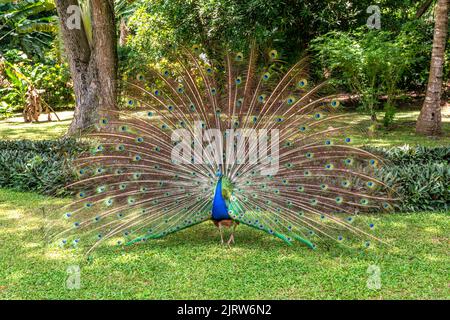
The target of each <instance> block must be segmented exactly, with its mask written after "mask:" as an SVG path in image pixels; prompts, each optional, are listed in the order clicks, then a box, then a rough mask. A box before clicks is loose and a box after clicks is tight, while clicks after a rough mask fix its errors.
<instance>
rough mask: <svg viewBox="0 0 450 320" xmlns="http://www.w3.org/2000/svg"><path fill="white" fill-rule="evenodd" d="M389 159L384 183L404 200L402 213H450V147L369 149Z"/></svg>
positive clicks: (401, 204)
mask: <svg viewBox="0 0 450 320" xmlns="http://www.w3.org/2000/svg"><path fill="white" fill-rule="evenodd" d="M365 149H366V150H368V151H371V152H373V153H376V154H378V155H380V156H381V157H382V158H383V159H385V162H386V165H385V166H384V167H383V168H382V169H381V170H380V172H379V174H380V176H381V179H382V180H383V181H384V182H385V183H386V184H388V185H389V186H392V187H393V188H394V189H395V190H396V192H397V193H398V196H399V197H400V198H401V200H400V201H398V202H397V203H396V207H397V208H398V209H399V210H400V211H409V212H411V211H426V210H449V209H450V187H449V186H450V183H449V181H450V165H449V160H450V147H424V146H416V147H410V146H403V147H394V148H389V149H387V148H369V147H366V148H365Z"/></svg>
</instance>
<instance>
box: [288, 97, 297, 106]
mask: <svg viewBox="0 0 450 320" xmlns="http://www.w3.org/2000/svg"><path fill="white" fill-rule="evenodd" d="M294 102H295V97H293V96H290V97H288V98H287V99H286V103H287V104H288V105H292V104H293V103H294Z"/></svg>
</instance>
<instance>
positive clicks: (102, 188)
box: [97, 186, 106, 193]
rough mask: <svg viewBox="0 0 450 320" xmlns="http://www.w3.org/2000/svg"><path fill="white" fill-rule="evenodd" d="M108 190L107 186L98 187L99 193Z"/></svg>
mask: <svg viewBox="0 0 450 320" xmlns="http://www.w3.org/2000/svg"><path fill="white" fill-rule="evenodd" d="M105 191H106V186H100V187H98V188H97V193H103V192H105Z"/></svg>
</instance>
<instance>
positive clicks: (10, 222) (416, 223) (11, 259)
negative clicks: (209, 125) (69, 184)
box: [0, 190, 450, 299]
mask: <svg viewBox="0 0 450 320" xmlns="http://www.w3.org/2000/svg"><path fill="white" fill-rule="evenodd" d="M64 202H65V200H61V199H54V198H47V197H43V196H38V195H36V194H32V193H19V192H14V191H9V190H0V228H1V232H0V243H1V245H0V298H1V299H104V298H115V299H131V298H133V299H160V298H167V299H296V298H300V299H302V298H305V299H312V298H321V299H346V298H348V299H413V298H416V299H448V293H449V291H448V290H449V289H448V285H449V283H448V274H449V271H450V270H449V265H450V258H449V256H448V252H449V249H450V245H449V243H450V241H449V240H450V239H449V235H450V223H449V216H448V214H445V213H426V212H424V213H414V214H389V215H387V214H384V215H375V216H371V217H368V216H366V217H362V219H367V220H370V221H373V222H375V224H376V225H377V229H378V230H379V232H380V233H381V235H382V238H383V240H385V241H386V242H389V243H390V245H377V246H374V247H373V248H371V249H368V250H350V249H346V248H345V247H341V246H339V245H337V244H336V245H331V246H330V247H329V248H325V247H319V248H318V249H317V250H316V251H311V250H309V249H307V248H306V247H304V246H302V245H296V246H291V247H289V246H286V245H285V244H284V243H283V242H282V241H280V240H278V239H276V238H272V237H270V236H269V235H267V234H265V233H262V232H258V231H256V230H253V229H251V228H248V227H246V226H240V227H239V228H238V230H237V232H236V240H237V242H236V244H235V245H234V246H233V247H232V248H231V249H229V248H227V247H223V246H221V245H220V244H219V240H220V238H219V234H218V232H217V230H216V229H215V227H214V226H213V225H212V224H211V223H209V222H206V223H204V224H201V225H199V226H196V227H193V228H190V229H187V230H184V231H181V232H179V233H175V234H173V235H170V236H168V237H166V238H164V239H161V240H154V241H148V242H146V243H144V244H140V245H136V246H130V247H127V249H126V250H124V249H121V248H119V247H103V248H101V249H99V250H98V251H97V252H96V254H95V255H94V259H93V260H92V261H90V262H87V260H86V259H85V257H84V256H83V255H82V254H81V253H80V252H76V251H64V250H62V249H55V248H53V247H51V246H50V247H49V246H46V245H45V241H44V240H45V239H46V238H47V236H46V234H48V233H49V230H48V227H47V226H46V224H45V223H44V222H43V221H44V219H43V217H44V216H45V215H48V214H49V213H50V212H52V209H54V208H55V207H58V206H61V205H62V204H63V203H64ZM73 265H76V266H79V267H80V270H81V274H80V280H81V288H80V289H72V290H71V289H69V288H67V286H66V281H67V280H68V278H69V276H70V275H71V273H67V270H68V268H70V266H73ZM371 265H374V266H375V269H376V268H378V267H379V268H380V269H379V270H380V272H381V273H380V281H381V283H380V284H381V288H380V289H369V288H368V287H367V281H368V278H369V277H370V275H371V274H373V271H370V270H375V269H374V267H371V268H370V269H369V271H368V268H369V266H371ZM69 270H71V269H69Z"/></svg>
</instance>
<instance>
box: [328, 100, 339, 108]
mask: <svg viewBox="0 0 450 320" xmlns="http://www.w3.org/2000/svg"><path fill="white" fill-rule="evenodd" d="M330 104H331V106H332V107H333V108H337V107H339V104H340V102H339V100H337V99H333V100H331V103H330Z"/></svg>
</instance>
